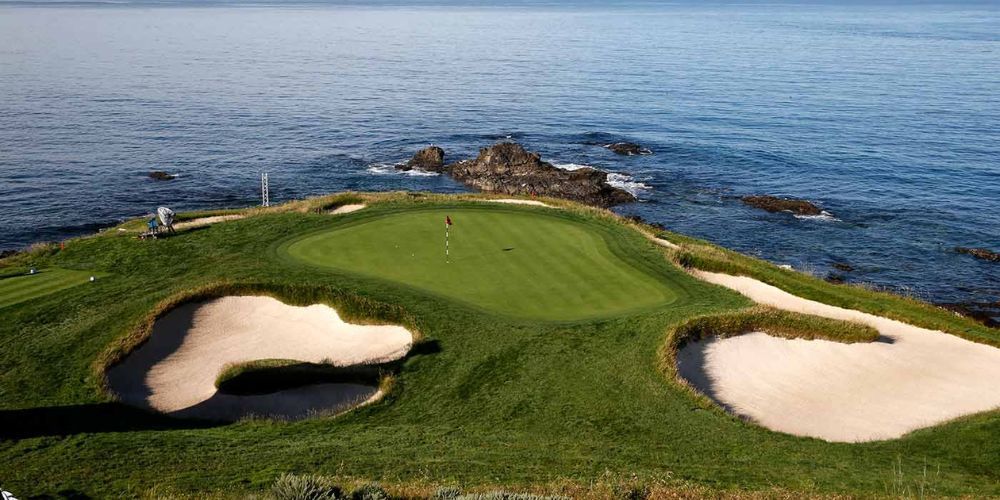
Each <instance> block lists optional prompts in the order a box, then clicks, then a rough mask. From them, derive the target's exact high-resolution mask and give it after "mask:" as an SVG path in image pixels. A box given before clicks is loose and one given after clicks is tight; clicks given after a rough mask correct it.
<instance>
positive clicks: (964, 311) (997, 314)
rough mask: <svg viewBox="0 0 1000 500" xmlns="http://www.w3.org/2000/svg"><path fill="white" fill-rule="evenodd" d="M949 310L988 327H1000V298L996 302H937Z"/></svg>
mask: <svg viewBox="0 0 1000 500" xmlns="http://www.w3.org/2000/svg"><path fill="white" fill-rule="evenodd" d="M938 306H939V307H943V308H945V309H947V310H949V311H952V312H954V313H957V314H961V315H962V316H966V317H969V318H972V319H974V320H976V321H978V322H980V323H982V324H984V325H986V326H988V327H990V328H1000V321H997V318H1000V300H998V301H996V302H951V303H942V304H938Z"/></svg>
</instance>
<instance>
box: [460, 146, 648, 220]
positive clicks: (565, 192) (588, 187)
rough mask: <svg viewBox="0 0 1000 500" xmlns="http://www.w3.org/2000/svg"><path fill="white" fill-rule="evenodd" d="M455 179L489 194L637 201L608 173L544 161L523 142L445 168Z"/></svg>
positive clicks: (614, 202)
mask: <svg viewBox="0 0 1000 500" xmlns="http://www.w3.org/2000/svg"><path fill="white" fill-rule="evenodd" d="M445 171H447V172H448V173H449V174H451V176H452V177H453V178H455V180H457V181H460V182H462V183H464V184H466V185H467V186H470V187H473V188H476V189H479V190H481V191H485V192H488V193H502V194H510V195H537V196H553V197H557V198H565V199H568V200H574V201H578V202H581V203H586V204H588V205H596V206H599V207H609V206H612V205H618V204H620V203H629V202H633V201H635V196H633V195H632V194H631V193H629V192H628V191H625V190H624V189H620V188H617V187H614V186H611V185H610V184H608V182H607V181H608V173H607V172H602V171H600V170H595V169H593V168H590V167H586V168H580V169H577V170H563V169H560V168H556V167H554V166H553V165H552V164H550V163H546V162H544V161H542V159H541V156H540V155H539V154H538V153H531V152H528V151H526V150H525V149H524V147H522V146H521V145H520V144H517V143H513V142H501V143H497V144H494V145H493V146H489V147H485V148H482V149H480V150H479V156H478V157H476V158H475V159H472V160H463V161H460V162H457V163H452V164H451V165H448V166H447V167H445Z"/></svg>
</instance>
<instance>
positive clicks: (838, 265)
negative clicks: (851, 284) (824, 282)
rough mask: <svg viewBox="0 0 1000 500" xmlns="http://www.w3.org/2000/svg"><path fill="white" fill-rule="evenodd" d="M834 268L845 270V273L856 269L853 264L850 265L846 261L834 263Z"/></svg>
mask: <svg viewBox="0 0 1000 500" xmlns="http://www.w3.org/2000/svg"><path fill="white" fill-rule="evenodd" d="M833 268H834V269H836V270H838V271H843V272H845V273H849V272H851V271H853V270H854V266H852V265H850V264H848V263H846V262H834V263H833Z"/></svg>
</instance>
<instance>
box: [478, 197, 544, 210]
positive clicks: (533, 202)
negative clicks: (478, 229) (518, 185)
mask: <svg viewBox="0 0 1000 500" xmlns="http://www.w3.org/2000/svg"><path fill="white" fill-rule="evenodd" d="M484 201H488V202H490V203H507V204H510V205H533V206H536V207H549V208H552V205H549V204H548V203H544V202H541V201H538V200H519V199H516V198H500V199H494V200H484Z"/></svg>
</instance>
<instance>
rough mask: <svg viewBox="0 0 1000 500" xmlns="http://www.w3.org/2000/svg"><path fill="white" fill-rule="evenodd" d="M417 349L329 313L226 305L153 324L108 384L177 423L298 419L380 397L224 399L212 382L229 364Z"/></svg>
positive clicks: (355, 389)
mask: <svg viewBox="0 0 1000 500" xmlns="http://www.w3.org/2000/svg"><path fill="white" fill-rule="evenodd" d="M412 342H413V336H412V335H411V334H410V332H409V331H407V330H406V329H405V328H403V327H399V326H366V325H353V324H350V323H346V322H344V321H342V320H341V319H340V317H339V316H338V315H337V312H336V311H335V310H333V309H331V308H330V307H327V306H324V305H312V306H308V307H297V306H289V305H286V304H284V303H282V302H280V301H278V300H276V299H273V298H270V297H243V296H241V297H224V298H220V299H215V300H211V301H208V302H200V303H192V304H185V305H182V306H180V307H178V308H177V309H174V310H173V311H171V312H169V313H167V314H166V315H165V316H164V317H162V318H161V319H160V320H158V321H157V322H156V324H155V325H154V327H153V332H152V335H151V337H150V339H149V341H147V342H146V343H145V344H143V345H142V346H141V347H140V348H139V349H137V350H136V351H134V352H132V353H131V354H130V355H129V356H128V357H127V358H126V359H125V361H124V362H122V363H121V364H119V365H117V366H115V367H114V368H112V369H111V370H110V371H109V372H108V380H109V382H110V386H111V389H112V390H113V391H114V392H115V393H117V394H118V395H119V397H120V398H121V400H122V401H123V402H125V403H128V404H132V405H135V406H139V407H143V408H150V409H154V410H158V411H161V412H164V413H169V414H172V415H176V416H183V417H195V418H207V419H213V420H238V419H240V418H242V417H245V416H248V415H257V416H273V417H280V418H301V417H305V416H308V415H310V414H312V413H315V412H337V411H342V410H345V409H347V408H350V407H352V406H355V405H357V404H359V403H362V402H365V401H368V400H371V399H373V398H377V397H378V392H377V389H376V388H375V387H368V386H364V385H356V384H321V385H312V386H306V387H300V388H296V389H291V390H286V391H280V392H275V393H271V394H264V395H253V396H237V395H229V394H220V393H217V392H216V388H215V379H216V377H217V376H218V375H219V373H220V372H221V371H222V370H223V369H224V368H225V367H226V366H227V365H229V364H231V363H242V362H247V361H253V360H258V359H294V360H300V361H306V362H313V363H318V362H329V363H333V364H336V365H350V364H357V363H364V362H384V361H391V360H394V359H399V358H401V357H403V356H404V355H405V354H406V352H407V351H409V349H410V346H411V344H412Z"/></svg>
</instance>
